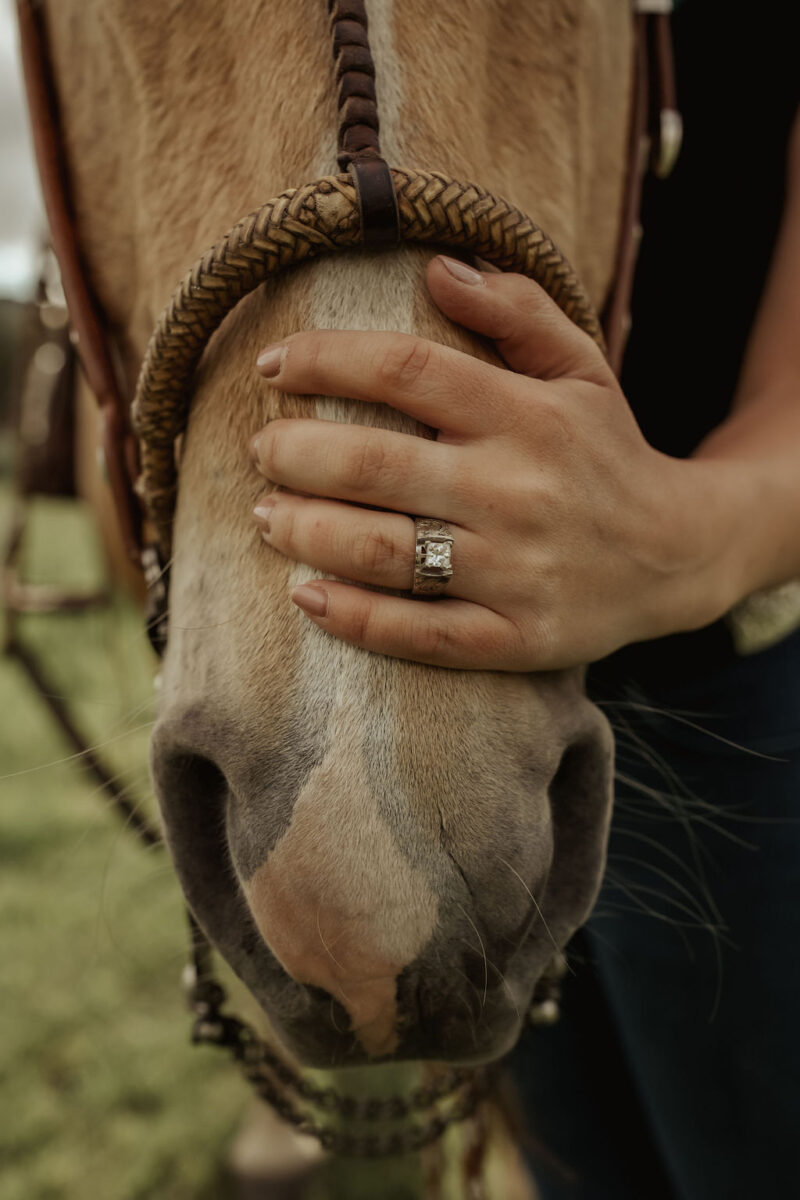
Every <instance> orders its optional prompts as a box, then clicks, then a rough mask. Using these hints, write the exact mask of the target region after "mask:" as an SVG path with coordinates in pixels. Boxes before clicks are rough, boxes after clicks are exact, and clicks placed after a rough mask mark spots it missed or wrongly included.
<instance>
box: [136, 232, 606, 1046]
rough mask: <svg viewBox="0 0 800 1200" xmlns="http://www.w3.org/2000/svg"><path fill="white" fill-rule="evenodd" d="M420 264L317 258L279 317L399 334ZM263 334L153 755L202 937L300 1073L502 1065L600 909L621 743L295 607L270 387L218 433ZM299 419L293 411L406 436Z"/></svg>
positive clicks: (215, 485) (198, 468) (552, 688)
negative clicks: (341, 1066) (261, 455)
mask: <svg viewBox="0 0 800 1200" xmlns="http://www.w3.org/2000/svg"><path fill="white" fill-rule="evenodd" d="M423 258H424V255H423V254H422V253H421V252H419V251H414V250H407V251H402V252H400V253H398V255H397V256H396V257H395V258H393V259H391V260H389V259H380V260H378V259H373V260H367V261H364V260H359V259H355V258H350V259H342V260H337V261H327V262H324V263H319V264H316V265H313V266H310V267H309V268H308V269H307V270H306V271H305V273H304V274H303V275H301V276H300V277H299V278H297V277H295V278H293V279H291V280H286V281H284V283H283V284H279V285H278V287H277V289H273V290H272V294H271V297H270V302H271V304H272V305H273V306H275V305H276V301H277V295H276V292H277V293H279V294H280V301H279V303H277V308H278V310H279V311H280V313H281V317H280V319H281V320H282V321H283V320H286V312H287V309H288V310H289V311H290V312H291V310H292V308H293V307H294V304H296V303H297V293H298V291H299V290H300V289H301V288H305V289H307V293H308V294H307V302H308V303H310V305H311V313H310V317H311V320H312V321H313V323H317V322H319V320H320V315H321V314H320V309H321V307H322V306H323V305H328V306H330V307H329V308H328V310H327V311H326V313H325V321H324V323H325V324H332V323H345V322H346V323H348V324H350V323H354V319H355V322H357V323H360V322H361V321H362V320H366V319H367V318H368V317H369V316H372V317H373V318H374V317H375V316H376V315H378V317H379V319H380V313H381V309H382V308H383V309H384V310H385V320H386V323H389V321H394V322H396V323H397V322H400V321H403V320H404V316H403V311H402V306H403V304H404V303H406V301H407V299H408V298H409V297H413V296H414V295H415V294H417V295H419V293H420V292H421V290H422V288H423V287H424V284H423V282H422V271H421V266H422V259H423ZM334 288H335V290H333V289H334ZM342 290H344V293H345V295H346V296H347V297H348V299H347V301H346V308H345V311H344V312H342V311H341V310H342V301H341V291H342ZM359 296H361V297H364V298H365V300H361V301H360V300H358V299H357V297H359ZM401 297H406V301H404V300H403V299H401ZM363 303H366V304H368V305H369V312H366V311H362V312H359V311H358V306H359V304H363ZM298 318H299V319H298V324H307V323H309V318H308V317H305V319H303V317H301V316H300V314H298ZM273 319H274V318H273ZM431 319H432V318H431ZM269 320H270V317H269V316H268V309H267V305H266V304H265V302H264V299H263V297H254V303H253V304H252V305H250V311H249V313H248V314H247V316H246V317H245V315H244V314H241V316H240V319H239V321H238V322H237V329H236V332H235V334H233V333H232V334H231V338H232V341H231V343H230V344H229V345H228V346H227V347H223V346H217V347H216V349H215V350H214V351H213V352H212V353H211V354H210V355H209V359H208V363H207V374H206V378H205V380H204V382H203V384H202V385H201V388H200V391H199V393H198V395H197V397H196V400H195V409H194V415H193V418H192V424H191V427H190V433H189V436H188V438H187V441H186V445H185V447H184V453H183V461H182V465H181V477H182V482H181V494H180V495H181V498H180V502H179V512H178V520H177V525H176V530H175V546H176V554H175V562H174V565H173V571H172V607H171V616H170V626H171V632H170V646H169V650H168V654H167V658H166V662H165V668H164V674H163V693H162V704H161V715H160V719H159V722H158V726H157V729H156V733H155V737H154V741H153V769H154V776H155V780H156V785H157V789H158V792H159V796H160V798H161V803H162V808H163V811H164V816H165V820H166V824H167V829H168V833H169V840H170V845H171V848H172V852H173V855H174V858H175V861H176V864H177V867H178V871H179V874H180V877H181V880H182V883H183V886H184V890H185V891H186V894H187V896H188V898H189V901H190V904H191V907H192V909H193V911H194V912H195V914H196V915H197V917H198V919H199V920H200V922H201V923H202V925H203V926H204V928H205V929H206V930H207V931H208V932H209V934H210V936H211V937H212V939H213V941H214V942H215V943H216V945H217V946H218V947H219V948H220V949H221V950H222V951H223V953H224V954H225V956H226V957H227V959H228V960H229V961H230V962H231V963H232V964H233V966H234V967H235V968H236V970H237V971H238V972H239V974H240V975H241V976H242V977H243V978H244V979H245V980H246V981H247V983H248V984H249V986H250V987H251V989H252V990H253V992H254V993H255V994H256V995H257V996H258V998H259V999H260V1000H261V1002H262V1004H263V1006H264V1007H265V1008H266V1010H267V1011H268V1012H269V1013H270V1015H271V1016H272V1018H273V1021H274V1023H275V1024H276V1025H277V1026H278V1027H279V1028H280V1029H281V1030H282V1032H283V1033H284V1036H285V1037H286V1038H287V1039H288V1040H289V1041H290V1042H291V1044H292V1045H293V1046H294V1048H295V1049H296V1050H297V1051H298V1052H299V1053H300V1055H301V1056H302V1057H304V1058H305V1059H307V1060H310V1061H312V1062H315V1063H319V1064H322V1063H331V1062H353V1061H359V1059H361V1058H363V1057H365V1056H383V1055H399V1056H403V1057H414V1058H421V1057H437V1058H451V1059H456V1060H462V1061H463V1060H471V1059H472V1060H474V1059H481V1058H486V1057H490V1056H494V1055H496V1054H498V1053H499V1052H501V1051H503V1050H505V1049H506V1048H508V1046H509V1044H510V1043H511V1042H512V1041H513V1040H514V1038H515V1037H516V1035H517V1033H518V1031H519V1027H520V1021H521V1019H522V1017H523V1016H524V1014H525V1011H526V1008H527V1005H528V1003H529V1001H530V997H531V991H532V988H533V985H534V982H535V980H536V979H537V977H538V976H539V974H540V973H541V971H542V970H543V968H544V967H545V966H546V965H547V963H548V962H549V961H550V959H551V958H552V957H553V955H554V953H558V952H559V951H560V949H561V947H562V946H563V945H564V942H565V941H566V939H567V937H568V936H569V935H570V934H571V933H572V932H573V930H574V929H575V928H576V927H577V926H578V925H579V924H580V923H581V922H582V920H583V919H584V918H585V916H586V914H587V913H588V911H589V908H590V906H591V904H592V901H593V899H594V896H595V894H596V890H597V887H598V884H599V879H600V873H601V870H602V865H603V851H604V845H605V837H606V830H607V822H608V815H609V802H610V762H611V748H610V737H609V734H608V730H607V727H606V724H605V722H604V720H603V719H602V717H601V716H600V714H599V712H598V711H597V710H596V709H595V708H594V707H593V706H592V705H590V704H589V703H588V701H587V700H586V699H585V697H584V696H583V694H582V689H581V679H580V674H579V672H576V671H572V672H563V673H552V674H547V675H538V676H523V675H514V674H501V673H489V672H480V673H477V672H462V671H446V670H441V669H436V668H432V667H425V666H421V665H418V664H413V663H408V662H403V661H400V660H392V659H386V658H382V657H379V656H377V655H372V654H368V653H366V652H364V651H361V650H358V649H355V648H352V647H349V646H347V645H344V644H343V643H341V642H338V641H336V640H335V639H333V638H331V637H330V636H329V635H327V634H325V633H322V632H321V631H320V630H319V629H317V628H316V627H315V626H312V625H310V623H308V622H307V621H305V619H304V618H303V617H302V616H301V615H300V614H299V613H298V612H297V610H296V609H294V607H293V606H292V605H291V603H290V601H289V591H290V586H291V582H292V581H297V579H298V578H299V577H301V576H303V575H304V576H307V574H308V568H300V567H296V566H295V565H294V564H292V563H289V562H288V561H287V560H286V559H285V558H282V557H281V556H280V555H279V554H277V553H276V552H274V551H271V550H268V549H267V548H266V547H264V546H263V545H261V544H260V539H259V537H258V534H257V532H256V531H255V530H253V528H252V527H251V523H250V513H249V510H250V508H251V506H252V501H253V499H254V498H255V496H256V495H257V493H258V490H259V488H260V487H261V486H262V485H261V481H260V479H259V477H258V476H257V475H256V474H255V472H254V471H253V469H252V468H251V467H250V466H249V463H248V458H247V453H246V448H247V438H248V435H250V434H252V432H253V431H254V428H255V427H257V418H255V417H254V415H253V396H254V393H255V394H256V395H257V394H258V391H259V384H258V382H257V381H254V380H252V379H251V380H249V381H247V380H245V381H242V388H243V393H242V396H241V403H240V402H239V401H240V397H239V395H238V393H237V392H234V393H233V394H231V393H229V394H228V399H227V403H228V405H229V412H228V415H226V416H224V419H225V421H226V423H227V424H228V425H229V427H230V425H231V424H232V425H233V427H234V432H233V436H232V437H231V436H230V435H229V448H228V449H226V448H225V446H224V445H223V442H222V440H221V438H220V418H221V417H222V416H223V415H224V414H223V413H222V412H221V410H220V405H219V395H220V388H221V379H222V377H223V376H226V375H227V374H228V372H229V356H230V355H231V354H234V355H238V356H240V357H241V358H243V359H245V360H249V361H250V362H251V363H252V362H253V361H254V358H255V350H256V346H257V344H258V342H257V341H256V340H254V341H253V344H252V348H248V345H247V343H248V340H249V338H250V337H252V338H253V339H257V338H258V337H259V336H261V337H262V338H263V330H264V322H265V321H269ZM381 323H382V322H381ZM431 332H432V333H435V334H438V336H442V337H447V336H448V334H447V333H446V332H445V330H444V328H441V329H438V330H437V329H436V328H434V329H432V330H431ZM449 336H450V338H451V339H452V338H453V337H456V336H458V335H456V334H455V332H454V331H451V332H450V334H449ZM234 342H235V347H234V344H233V343H234ZM217 371H219V372H220V379H219V380H216V379H215V378H214V377H215V375H216V373H217ZM245 396H246V397H247V398H246V399H245ZM300 403H301V402H299V401H294V402H292V401H291V400H289V399H288V398H282V399H281V400H279V401H278V404H279V410H280V411H283V412H285V411H287V406H290V411H305V412H306V413H307V414H309V415H313V414H315V413H319V412H321V411H327V415H332V411H333V412H337V413H338V414H339V415H340V416H341V417H342V419H348V418H349V419H355V420H360V421H364V420H376V419H377V420H387V419H390V414H389V412H388V410H385V411H384V412H383V413H379V412H376V410H374V409H371V410H370V409H367V406H360V407H358V408H357V407H356V406H355V405H354V404H352V403H348V402H337V403H336V404H335V405H334V404H333V402H330V401H329V402H325V401H322V400H320V401H317V402H314V401H310V402H309V401H303V402H302V404H303V406H304V407H303V409H300V407H299V406H300ZM326 403H327V405H328V409H327V410H323V409H322V406H323V405H324V404H326ZM331 410H332V411H331ZM354 410H355V411H354ZM236 413H238V414H239V416H238V417H237V416H234V414H236ZM391 419H393V420H394V422H395V423H396V424H398V425H401V424H405V425H406V427H410V426H411V422H410V421H408V420H407V419H406V418H403V417H401V416H400V415H399V414H394V415H393V418H391ZM237 428H238V432H237ZM420 603H423V604H424V603H435V601H427V602H426V601H421V602H420Z"/></svg>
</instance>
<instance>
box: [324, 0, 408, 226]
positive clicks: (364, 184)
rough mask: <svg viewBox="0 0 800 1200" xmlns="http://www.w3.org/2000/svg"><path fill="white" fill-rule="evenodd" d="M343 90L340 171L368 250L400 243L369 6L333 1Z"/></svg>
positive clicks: (334, 34)
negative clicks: (354, 196) (354, 198)
mask: <svg viewBox="0 0 800 1200" xmlns="http://www.w3.org/2000/svg"><path fill="white" fill-rule="evenodd" d="M328 10H329V12H330V15H331V35H332V38H333V56H334V58H335V60H336V82H337V84H338V87H339V160H338V161H339V167H340V168H341V170H343V171H348V170H349V172H350V174H351V175H352V177H353V181H354V183H355V185H356V192H357V193H358V206H359V210H360V212H361V228H362V230H363V244H364V247H365V249H368V250H379V249H386V248H387V247H389V246H394V245H397V243H398V242H399V241H400V218H399V215H398V212H397V196H396V193H395V187H394V181H393V180H392V173H391V171H390V170H389V167H388V165H387V164H386V162H385V160H384V158H383V155H382V154H381V146H380V139H379V136H378V135H379V133H380V121H379V120H378V105H377V98H376V92H375V64H374V62H373V61H372V51H371V50H370V46H369V35H368V32H367V12H366V8H365V5H364V0H328Z"/></svg>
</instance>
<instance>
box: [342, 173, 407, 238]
mask: <svg viewBox="0 0 800 1200" xmlns="http://www.w3.org/2000/svg"><path fill="white" fill-rule="evenodd" d="M349 171H350V174H351V175H352V176H353V179H354V180H355V185H356V192H357V193H358V205H359V208H360V210H361V228H362V230H363V231H364V248H365V249H367V250H385V249H387V248H388V247H391V246H396V245H397V244H398V242H399V241H400V215H399V213H398V211H397V193H396V192H395V187H394V180H393V179H392V173H391V171H390V170H389V167H388V166H387V164H386V163H385V162H384V160H383V159H382V158H354V159H353V161H352V162H351V163H350V167H349Z"/></svg>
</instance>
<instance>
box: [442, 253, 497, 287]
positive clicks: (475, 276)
mask: <svg viewBox="0 0 800 1200" xmlns="http://www.w3.org/2000/svg"><path fill="white" fill-rule="evenodd" d="M439 261H440V262H441V263H442V265H443V266H444V267H446V268H447V270H448V271H449V272H450V274H451V275H452V276H453V278H454V279H457V280H458V281H459V283H469V284H472V285H473V286H474V285H475V284H476V283H483V284H485V283H486V280H485V279H484V278H483V274H482V272H481V271H476V270H474V268H473V267H468V266H467V265H466V263H463V262H459V260H458V259H457V258H448V257H447V256H446V255H445V254H440V255H439Z"/></svg>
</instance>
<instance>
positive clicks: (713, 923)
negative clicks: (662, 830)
mask: <svg viewBox="0 0 800 1200" xmlns="http://www.w3.org/2000/svg"><path fill="white" fill-rule="evenodd" d="M612 858H613V861H614V862H615V863H616V862H633V863H640V862H641V860H640V859H636V858H633V857H632V856H630V855H613V856H610V860H611V859H612ZM644 865H645V866H647V867H648V868H649V869H650V870H652V871H653V873H654V874H655V875H657V876H658V877H659V878H660V879H663V881H664V882H665V883H667V884H669V885H670V886H672V887H674V888H675V889H676V890H677V892H678V893H679V895H682V896H683V897H684V901H681V900H680V899H679V898H678V896H672V895H670V894H669V893H668V892H663V891H660V890H659V889H658V888H655V887H652V886H649V885H648V884H645V883H639V882H633V881H631V880H626V881H624V887H625V888H627V892H626V894H632V893H634V892H636V893H641V894H642V895H645V896H647V895H650V896H653V897H657V898H659V899H661V900H663V901H665V902H666V903H667V904H670V905H672V907H673V908H675V909H677V910H678V911H680V912H684V913H685V914H686V915H687V916H689V917H692V918H694V919H695V920H696V921H697V923H698V924H699V925H700V926H702V927H703V928H706V927H707V928H712V927H713V928H719V929H724V928H725V924H724V920H723V918H722V916H721V914H720V913H719V912H717V911H715V910H713V909H704V908H703V907H702V906H701V905H700V904H699V903H698V901H697V899H696V897H694V896H693V895H692V893H691V892H690V891H689V890H688V889H687V888H684V887H683V886H682V885H681V884H679V883H678V882H677V880H675V879H673V878H672V876H670V875H668V874H667V873H666V872H665V871H661V870H659V869H658V868H657V867H653V866H652V865H651V864H649V863H645V864H644ZM606 877H607V879H608V881H609V883H610V885H611V886H612V888H613V887H619V888H620V890H622V889H623V876H621V875H619V874H618V873H617V872H616V871H614V870H613V869H612V870H610V871H607V872H606ZM661 915H662V917H663V916H665V915H666V914H663V913H662V914H661Z"/></svg>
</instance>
